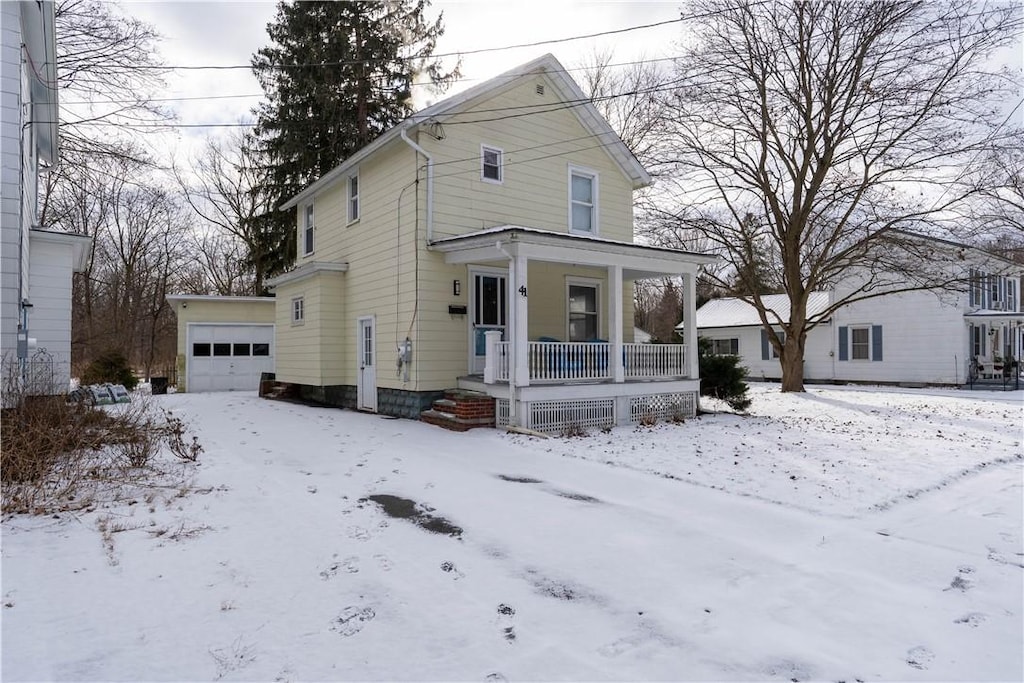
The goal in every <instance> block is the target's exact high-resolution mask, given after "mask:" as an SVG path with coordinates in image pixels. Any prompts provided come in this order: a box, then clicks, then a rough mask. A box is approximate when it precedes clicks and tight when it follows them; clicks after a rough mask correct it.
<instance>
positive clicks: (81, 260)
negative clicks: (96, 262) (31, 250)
mask: <svg viewBox="0 0 1024 683" xmlns="http://www.w3.org/2000/svg"><path fill="white" fill-rule="evenodd" d="M28 238H29V244H31V243H32V242H48V243H50V244H61V245H64V246H66V247H68V248H70V249H71V268H72V270H74V272H76V273H81V272H83V271H84V270H85V269H86V268H87V267H88V265H89V249H90V247H92V237H90V236H88V235H76V234H74V233H71V232H57V231H55V230H38V229H36V228H33V229H31V230H29V231H28Z"/></svg>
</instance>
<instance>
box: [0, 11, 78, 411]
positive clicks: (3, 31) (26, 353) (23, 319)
mask: <svg viewBox="0 0 1024 683" xmlns="http://www.w3.org/2000/svg"><path fill="white" fill-rule="evenodd" d="M56 62H57V56H56V38H55V35H54V4H53V2H2V3H0V92H2V97H3V106H2V108H0V113H2V119H0V138H2V139H3V154H2V206H0V209H2V214H0V245H2V252H0V289H2V292H0V295H2V300H0V303H2V307H0V323H2V324H0V343H2V344H0V350H2V358H3V379H4V385H5V386H4V388H5V394H6V390H8V389H11V388H14V387H12V386H10V384H8V382H9V381H11V382H13V383H14V384H20V385H22V386H25V388H26V390H28V391H31V392H32V393H37V394H56V393H63V392H66V391H67V389H68V382H69V380H70V367H71V365H70V363H71V274H72V273H73V272H75V271H80V270H82V269H83V268H84V267H85V263H86V260H87V258H88V251H89V245H90V239H89V238H87V237H82V236H79V235H70V234H66V233H59V232H51V231H46V230H39V229H37V223H38V214H37V207H38V199H39V173H40V172H41V171H43V170H45V169H46V168H49V167H52V166H53V165H55V164H56V163H57V157H58V154H57V115H58V107H57V63H56Z"/></svg>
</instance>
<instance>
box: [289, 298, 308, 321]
mask: <svg viewBox="0 0 1024 683" xmlns="http://www.w3.org/2000/svg"><path fill="white" fill-rule="evenodd" d="M305 321H306V301H305V299H304V298H303V297H301V296H297V297H295V298H294V299H292V325H301V324H303V323H304V322H305Z"/></svg>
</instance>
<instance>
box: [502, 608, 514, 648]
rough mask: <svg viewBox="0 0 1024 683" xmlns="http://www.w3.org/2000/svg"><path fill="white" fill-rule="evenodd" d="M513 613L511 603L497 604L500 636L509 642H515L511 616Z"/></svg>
mask: <svg viewBox="0 0 1024 683" xmlns="http://www.w3.org/2000/svg"><path fill="white" fill-rule="evenodd" d="M515 615H516V611H515V609H514V608H513V607H512V606H511V605H506V604H505V603H501V604H500V605H498V624H499V625H500V626H501V634H502V637H504V638H505V641H506V642H508V643H509V644H512V643H514V642H516V629H515V627H514V626H513V625H512V617H514V616H515Z"/></svg>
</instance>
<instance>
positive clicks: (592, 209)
mask: <svg viewBox="0 0 1024 683" xmlns="http://www.w3.org/2000/svg"><path fill="white" fill-rule="evenodd" d="M569 231H570V232H578V233H586V234H590V235H596V234H597V173H594V172H593V171H588V170H586V169H582V168H576V167H572V166H570V167H569Z"/></svg>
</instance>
